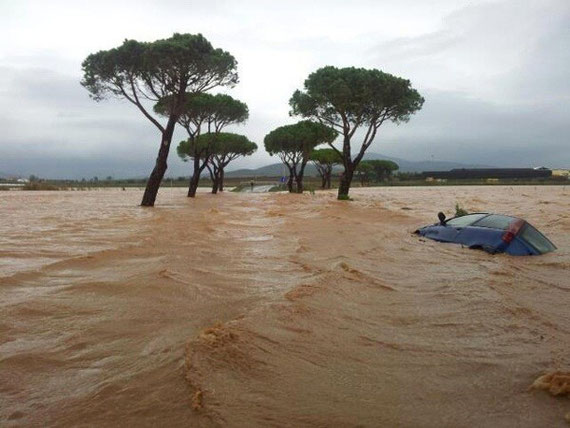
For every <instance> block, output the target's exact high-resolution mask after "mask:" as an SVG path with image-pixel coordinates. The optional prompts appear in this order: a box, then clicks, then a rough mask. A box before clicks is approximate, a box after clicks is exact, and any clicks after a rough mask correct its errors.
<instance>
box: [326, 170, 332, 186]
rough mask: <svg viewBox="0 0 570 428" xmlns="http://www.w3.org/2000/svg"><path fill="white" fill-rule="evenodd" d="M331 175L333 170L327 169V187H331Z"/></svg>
mask: <svg viewBox="0 0 570 428" xmlns="http://www.w3.org/2000/svg"><path fill="white" fill-rule="evenodd" d="M331 175H332V170H331V171H327V178H326V182H327V186H326V187H327V189H330V188H331Z"/></svg>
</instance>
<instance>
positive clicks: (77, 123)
mask: <svg viewBox="0 0 570 428" xmlns="http://www.w3.org/2000/svg"><path fill="white" fill-rule="evenodd" d="M173 32H180V33H202V34H204V36H205V37H206V38H207V39H208V40H210V41H211V42H212V44H213V45H214V46H215V47H220V48H223V49H225V50H227V51H229V52H231V53H232V54H233V55H234V56H235V57H236V59H237V60H238V63H239V64H238V71H239V75H240V83H239V85H238V86H236V87H235V88H234V89H231V90H228V91H227V93H228V94H230V95H232V96H233V97H235V98H238V99H240V100H242V101H244V102H246V103H247V104H248V106H249V110H250V119H249V121H248V122H247V123H246V124H245V125H244V126H240V127H237V128H235V129H232V130H233V131H235V132H239V133H243V134H246V135H247V136H248V137H249V138H250V139H251V140H253V141H255V142H257V144H258V145H259V146H260V150H259V152H258V153H256V154H255V155H254V156H252V157H250V158H247V159H244V160H240V161H237V162H236V164H235V167H258V166H262V165H265V164H268V163H272V162H277V159H275V158H273V159H272V158H270V157H269V156H268V155H267V153H265V152H264V150H263V148H262V147H263V137H264V135H265V134H267V133H268V132H269V131H271V130H272V129H273V128H275V127H277V126H280V125H284V124H288V123H293V122H295V120H296V119H295V118H291V117H289V115H288V111H289V106H288V100H289V98H290V96H291V94H292V93H293V91H294V90H295V89H298V88H302V85H303V81H304V80H305V78H306V77H307V75H308V74H309V73H310V72H312V71H314V70H316V69H318V68H319V67H322V66H324V65H335V66H339V67H344V66H357V67H366V68H378V69H381V70H383V71H386V72H389V73H392V74H395V75H397V76H401V77H405V78H407V79H410V80H411V81H412V84H413V86H414V87H415V88H416V89H418V90H419V92H420V93H421V94H422V95H423V96H424V97H425V99H426V102H425V104H424V107H423V109H422V110H421V111H420V112H419V113H417V114H416V115H415V116H413V117H412V119H411V120H410V122H409V123H407V124H403V125H400V126H397V127H396V126H392V125H388V126H385V127H383V128H382V129H381V132H380V133H379V135H378V137H377V138H376V141H375V143H374V144H373V145H372V147H371V148H370V149H369V150H370V151H373V152H376V153H382V154H386V155H389V156H396V157H401V158H405V159H408V160H429V159H437V160H451V161H460V162H466V163H478V164H489V165H500V166H503V165H505V166H507V165H508V166H537V165H546V166H552V167H555V166H559V167H564V166H565V167H570V137H569V136H570V0H509V1H505V0H488V1H478V0H430V1H424V0H369V1H368V0H352V1H350V2H347V1H336V0H324V1H311V2H307V1H290V0H289V1H281V2H277V1H261V0H260V1H223V0H220V1H214V0H209V1H205V0H204V1H191V0H186V1H175V0H171V1H168V0H161V1H150V0H149V1H144V0H138V1H132V2H131V1H121V0H114V1H102V0H98V1H91V0H89V1H87V0H86V1H82V0H75V1H56V0H50V1H45V0H41V1H25V0H0V129H1V131H2V132H1V134H0V172H4V173H17V174H22V175H28V174H32V173H33V174H36V175H40V176H43V177H51V178H57V177H74V178H81V177H87V178H89V177H92V176H94V175H97V176H99V177H104V176H107V175H112V176H115V177H125V176H144V175H147V174H148V173H149V172H150V170H151V168H152V166H153V164H154V159H155V157H156V152H157V148H158V143H159V135H158V132H157V131H156V129H155V128H154V127H153V125H151V124H150V122H148V121H147V120H146V119H145V118H144V117H143V116H142V115H141V114H140V113H139V112H138V111H137V110H136V108H135V107H134V106H132V105H131V104H129V103H127V102H124V101H119V100H116V99H109V100H107V101H103V102H100V103H96V102H94V101H92V100H91V99H90V98H89V96H88V93H87V91H86V90H85V89H84V88H82V87H81V86H80V84H79V81H80V79H81V62H82V61H83V59H84V58H85V57H86V56H87V55H89V54H90V53H93V52H96V51H98V50H101V49H110V48H113V47H115V46H118V45H120V44H121V43H122V41H123V40H124V39H125V38H130V39H137V40H144V41H152V40H155V39H159V38H165V37H169V36H170V35H172V33H173ZM182 138H184V134H183V133H182V132H181V131H177V134H176V135H175V139H174V140H173V144H176V143H177V142H178V141H179V140H180V139H182ZM188 174H189V165H187V164H184V163H183V162H181V161H180V160H179V159H178V158H177V157H176V154H175V153H174V150H173V151H172V153H171V155H170V159H169V171H168V172H167V175H172V176H178V175H188Z"/></svg>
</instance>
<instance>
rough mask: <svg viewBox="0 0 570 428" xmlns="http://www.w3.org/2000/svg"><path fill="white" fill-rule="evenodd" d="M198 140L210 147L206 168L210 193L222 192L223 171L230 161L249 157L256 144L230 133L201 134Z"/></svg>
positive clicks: (255, 148) (242, 136)
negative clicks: (210, 188) (209, 180)
mask: <svg viewBox="0 0 570 428" xmlns="http://www.w3.org/2000/svg"><path fill="white" fill-rule="evenodd" d="M198 139H199V140H201V142H202V144H204V145H206V146H208V147H210V153H211V155H210V158H209V162H208V164H207V168H208V171H209V173H210V178H211V179H212V193H218V190H219V191H220V192H223V190H224V170H225V168H226V167H227V166H228V164H229V163H230V162H231V161H233V160H235V159H237V158H239V157H240V156H250V155H252V154H253V153H254V152H255V151H256V150H257V144H255V143H252V142H251V141H249V140H248V139H247V137H246V136H244V135H239V134H233V133H230V132H220V133H217V134H215V133H214V134H202V135H201V136H200V137H199V138H198Z"/></svg>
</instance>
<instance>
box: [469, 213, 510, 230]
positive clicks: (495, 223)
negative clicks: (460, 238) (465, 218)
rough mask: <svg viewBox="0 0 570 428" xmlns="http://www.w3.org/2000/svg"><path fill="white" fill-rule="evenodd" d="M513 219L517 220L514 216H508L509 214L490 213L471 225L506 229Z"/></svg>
mask: <svg viewBox="0 0 570 428" xmlns="http://www.w3.org/2000/svg"><path fill="white" fill-rule="evenodd" d="M515 220H517V218H516V217H509V216H506V215H500V214H491V215H488V216H487V217H485V218H482V219H481V220H479V221H478V222H477V223H476V224H474V225H473V226H477V227H489V228H491V229H499V230H507V229H508V228H509V225H510V224H511V223H512V222H513V221H515Z"/></svg>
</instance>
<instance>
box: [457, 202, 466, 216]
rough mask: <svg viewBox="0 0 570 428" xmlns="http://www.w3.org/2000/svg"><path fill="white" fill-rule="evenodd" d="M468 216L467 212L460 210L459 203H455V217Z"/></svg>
mask: <svg viewBox="0 0 570 428" xmlns="http://www.w3.org/2000/svg"><path fill="white" fill-rule="evenodd" d="M467 214H469V212H467V210H465V209H463V208H461V207H460V206H459V203H457V202H456V203H455V217H463V216H464V215H467Z"/></svg>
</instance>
